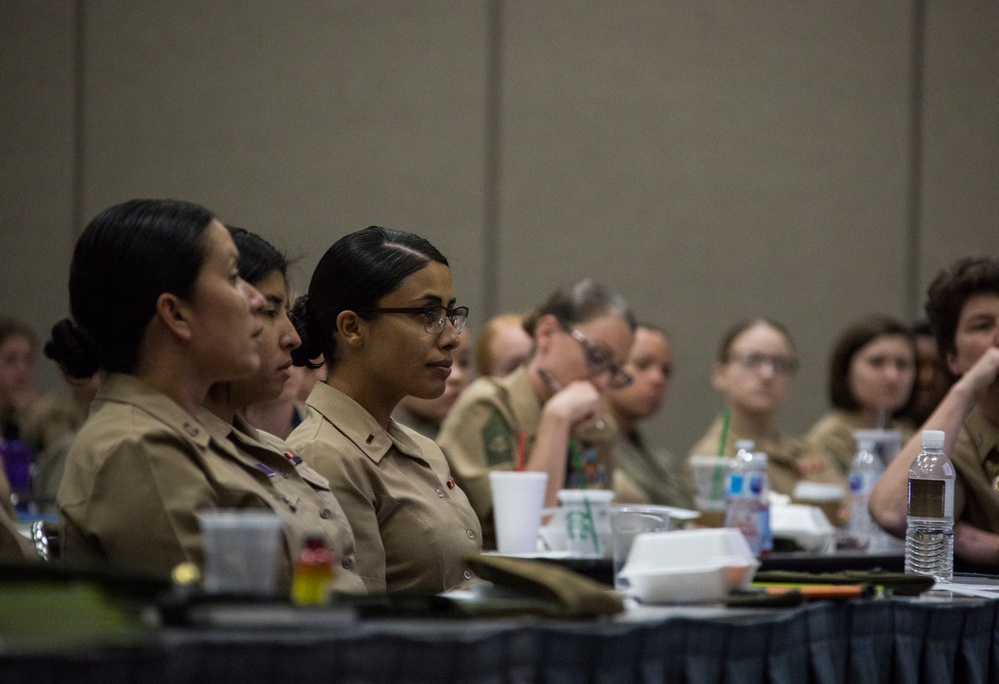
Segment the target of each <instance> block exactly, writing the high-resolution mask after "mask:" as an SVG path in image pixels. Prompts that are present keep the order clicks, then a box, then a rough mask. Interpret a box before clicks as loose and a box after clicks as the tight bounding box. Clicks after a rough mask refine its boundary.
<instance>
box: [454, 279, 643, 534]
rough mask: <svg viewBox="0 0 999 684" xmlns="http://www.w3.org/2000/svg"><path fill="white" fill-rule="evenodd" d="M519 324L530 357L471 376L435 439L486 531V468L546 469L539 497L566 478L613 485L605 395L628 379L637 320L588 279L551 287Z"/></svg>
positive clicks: (549, 501)
mask: <svg viewBox="0 0 999 684" xmlns="http://www.w3.org/2000/svg"><path fill="white" fill-rule="evenodd" d="M524 327H525V329H526V330H528V331H529V332H530V333H531V335H532V336H533V338H534V352H533V354H532V356H531V357H530V359H529V360H528V361H527V363H525V364H522V365H521V366H520V367H519V368H518V369H517V370H515V371H514V372H513V373H511V374H510V375H508V376H506V377H503V378H496V377H489V376H487V377H482V378H479V379H478V380H476V381H475V382H473V383H472V385H471V386H470V387H469V388H468V389H467V390H465V392H464V393H463V394H462V395H461V398H459V399H458V403H457V404H455V406H454V408H453V409H452V410H451V413H449V414H448V417H447V418H446V419H445V420H444V424H443V425H442V426H441V432H440V434H439V435H438V438H437V441H438V443H439V444H440V445H441V448H442V449H443V450H444V453H445V454H447V458H448V461H449V462H450V463H451V467H452V468H454V474H455V477H456V478H457V480H458V483H459V484H460V485H461V486H462V487H463V488H464V489H465V491H466V492H467V493H468V498H469V500H470V501H471V502H472V506H473V508H475V512H476V514H478V516H479V521H480V522H481V523H482V525H483V529H484V530H486V534H487V540H488V541H487V543H490V542H491V541H492V538H493V537H492V522H493V521H492V518H493V513H492V492H491V490H490V487H489V473H490V471H492V470H494V469H495V470H513V469H514V468H515V467H516V462H517V459H518V449H519V448H520V445H523V467H524V469H525V470H529V471H540V472H545V473H548V489H547V492H546V495H545V505H547V506H554V505H556V502H557V498H556V494H557V492H558V490H560V489H564V488H570V489H572V488H579V487H583V486H585V487H590V488H594V487H596V488H605V489H610V488H612V487H613V482H612V475H613V472H614V460H613V442H614V437H615V435H616V434H617V433H616V430H615V428H614V426H613V425H612V424H611V421H610V415H609V413H608V409H607V407H606V404H605V403H604V401H603V394H604V392H606V390H607V389H608V388H610V387H624V386H625V385H627V384H628V383H629V382H630V380H631V379H630V377H629V376H628V375H627V373H625V372H624V370H623V369H622V366H623V364H624V363H625V361H626V360H627V357H628V349H629V348H630V347H631V343H632V339H633V337H634V329H635V320H634V317H633V316H632V314H631V312H630V311H629V310H628V307H627V305H626V304H625V302H624V300H623V299H621V298H620V297H619V296H617V295H616V294H614V293H612V292H611V291H610V290H608V289H607V288H605V287H603V286H602V285H599V284H597V283H595V282H593V281H592V280H583V281H580V282H578V283H576V284H575V285H573V286H571V287H568V288H563V289H560V290H557V291H556V292H554V293H552V295H551V296H550V297H549V298H548V299H547V300H546V301H545V302H544V303H543V304H542V305H541V306H539V307H538V308H537V309H536V310H535V311H534V313H533V314H531V315H530V316H529V317H528V318H527V320H526V322H525V324H524Z"/></svg>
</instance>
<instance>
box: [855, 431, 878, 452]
mask: <svg viewBox="0 0 999 684" xmlns="http://www.w3.org/2000/svg"><path fill="white" fill-rule="evenodd" d="M854 438H855V439H856V440H857V451H870V452H873V451H874V445H875V444H877V443H878V440H876V439H874V438H873V437H869V436H866V435H855V437H854Z"/></svg>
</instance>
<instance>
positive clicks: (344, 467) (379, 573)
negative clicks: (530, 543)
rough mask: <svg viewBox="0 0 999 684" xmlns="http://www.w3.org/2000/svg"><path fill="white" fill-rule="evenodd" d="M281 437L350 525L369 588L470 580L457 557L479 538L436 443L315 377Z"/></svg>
mask: <svg viewBox="0 0 999 684" xmlns="http://www.w3.org/2000/svg"><path fill="white" fill-rule="evenodd" d="M308 403H309V406H310V407H311V408H312V409H314V410H313V411H310V412H309V415H308V416H307V417H306V419H305V421H304V422H303V423H302V424H301V425H299V426H298V427H297V428H295V430H294V432H292V433H291V435H289V436H288V442H289V443H290V444H291V445H292V446H293V447H294V448H295V450H296V451H297V452H298V454H299V455H301V457H302V458H303V459H305V461H306V462H307V463H308V464H309V465H311V466H312V467H313V468H315V469H316V470H317V471H318V472H319V473H320V474H322V475H323V476H325V477H326V478H328V479H329V482H330V487H331V489H332V490H333V493H334V494H335V495H336V498H337V501H339V502H340V505H341V506H343V510H344V512H345V513H346V515H347V520H349V521H350V525H351V527H352V528H353V530H354V539H355V543H356V548H357V571H358V574H360V576H361V579H363V580H364V583H365V584H366V585H367V587H368V590H369V591H372V592H381V591H415V592H440V591H445V590H447V589H452V588H454V587H456V586H459V585H461V584H463V583H464V582H466V581H467V580H469V579H471V578H472V573H471V572H470V571H469V570H468V569H467V568H466V567H465V564H464V562H463V561H462V558H463V557H464V556H465V555H468V554H472V553H477V552H478V551H479V550H480V549H481V545H482V542H481V540H482V532H481V529H480V528H479V521H478V520H477V519H476V518H475V513H474V511H472V508H471V506H469V504H468V499H467V498H465V494H464V492H462V491H461V489H460V488H458V487H457V486H456V485H455V483H454V480H453V478H452V477H451V473H450V469H449V468H448V465H447V461H446V460H445V459H444V454H442V453H441V450H440V448H439V447H438V446H437V445H436V444H434V443H433V442H432V441H430V440H429V439H426V438H425V437H422V436H421V435H418V434H417V433H415V432H413V431H412V430H410V429H408V428H404V427H402V426H400V425H398V424H396V423H395V421H391V420H390V421H389V425H388V431H386V430H383V429H382V428H381V426H379V425H378V423H377V422H376V421H375V419H374V418H372V417H371V414H369V413H368V412H367V411H365V410H364V409H363V408H362V407H361V406H360V405H359V404H357V402H355V401H354V400H353V399H351V398H350V397H348V396H347V395H345V394H343V393H342V392H340V391H338V390H335V389H333V388H332V387H330V386H329V385H326V384H325V383H317V384H316V386H315V387H314V388H313V389H312V394H311V395H309V401H308Z"/></svg>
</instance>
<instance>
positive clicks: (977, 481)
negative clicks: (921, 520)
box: [869, 257, 999, 569]
mask: <svg viewBox="0 0 999 684" xmlns="http://www.w3.org/2000/svg"><path fill="white" fill-rule="evenodd" d="M926 314H927V316H928V317H929V319H930V324H931V325H932V326H933V330H934V331H935V333H936V337H937V347H938V348H939V350H940V353H941V356H942V358H943V360H944V361H945V362H946V364H947V368H948V369H949V370H950V372H951V373H953V374H954V375H955V376H957V378H958V379H957V381H956V382H955V383H954V384H953V385H952V386H951V388H950V390H949V391H948V392H947V395H946V396H945V397H944V399H943V401H941V402H940V405H939V406H937V408H936V410H935V411H933V413H932V414H931V415H930V417H929V418H928V419H927V420H926V422H925V423H923V425H922V429H924V430H943V431H944V453H946V454H947V455H948V456H950V459H951V461H952V462H953V463H954V469H955V470H956V472H957V479H956V482H955V486H954V521H955V524H954V553H955V555H956V556H957V557H959V558H962V559H964V560H965V561H968V562H970V563H974V564H978V565H982V566H987V567H990V568H993V569H994V568H996V567H997V566H999V259H996V258H995V257H965V258H962V259H959V260H957V261H956V262H954V263H953V264H952V265H951V266H950V267H949V268H947V269H946V270H943V271H941V272H940V273H939V274H938V275H937V277H936V278H935V279H934V280H933V282H932V283H931V284H930V287H929V290H928V292H927V299H926ZM921 447H922V442H921V437H920V434H919V433H917V434H915V435H913V437H912V438H911V439H910V440H909V441H908V442H906V444H905V446H904V447H903V448H902V451H901V453H899V455H898V456H897V457H896V458H895V460H894V461H892V463H890V464H889V466H888V468H887V470H885V472H884V474H883V475H882V476H881V478H880V479H879V480H878V482H877V484H876V485H875V487H874V491H873V492H871V498H870V503H869V506H870V510H871V515H872V516H873V517H874V519H875V520H876V521H877V522H878V524H879V525H881V526H882V527H883V528H885V529H886V530H888V531H889V532H891V533H892V534H894V535H896V536H899V537H902V536H904V535H905V527H906V514H907V508H908V471H909V466H910V465H911V464H912V461H913V459H914V458H915V457H916V455H917V454H918V453H919V451H920V450H921Z"/></svg>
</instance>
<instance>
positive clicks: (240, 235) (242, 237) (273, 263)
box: [226, 226, 290, 285]
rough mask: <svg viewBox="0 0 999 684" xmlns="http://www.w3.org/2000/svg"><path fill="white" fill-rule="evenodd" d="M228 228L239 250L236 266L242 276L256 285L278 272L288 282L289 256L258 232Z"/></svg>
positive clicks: (233, 227) (234, 227)
mask: <svg viewBox="0 0 999 684" xmlns="http://www.w3.org/2000/svg"><path fill="white" fill-rule="evenodd" d="M226 228H228V229H229V234H230V235H231V236H232V241H233V242H234V243H236V249H238V250H239V261H238V262H237V264H236V268H237V269H238V270H239V277H240V278H242V279H243V280H245V281H246V282H248V283H249V284H250V285H256V284H258V283H259V282H260V281H261V280H263V279H264V278H266V277H267V276H269V275H270V274H272V273H275V272H277V273H280V274H281V277H282V278H283V279H284V280H285V284H287V280H288V266H289V265H290V262H289V261H288V257H286V256H285V255H284V254H282V253H281V252H280V251H278V249H277V248H276V247H275V246H274V245H272V244H271V243H269V242H268V241H267V240H265V239H263V238H262V237H260V236H259V235H257V234H256V233H251V232H250V231H248V230H246V229H245V228H238V227H236V226H226Z"/></svg>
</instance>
